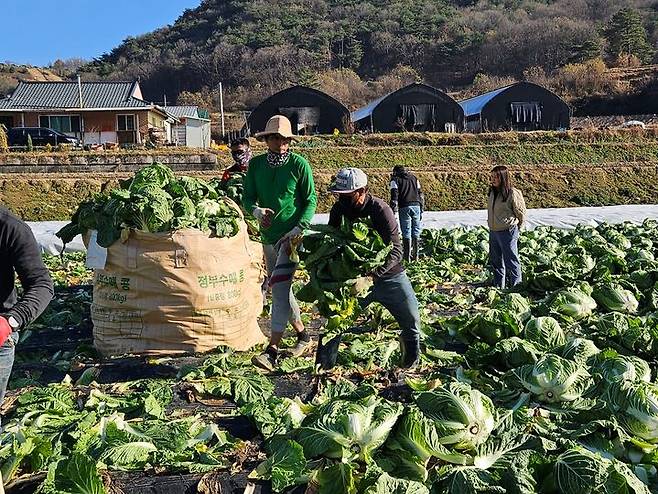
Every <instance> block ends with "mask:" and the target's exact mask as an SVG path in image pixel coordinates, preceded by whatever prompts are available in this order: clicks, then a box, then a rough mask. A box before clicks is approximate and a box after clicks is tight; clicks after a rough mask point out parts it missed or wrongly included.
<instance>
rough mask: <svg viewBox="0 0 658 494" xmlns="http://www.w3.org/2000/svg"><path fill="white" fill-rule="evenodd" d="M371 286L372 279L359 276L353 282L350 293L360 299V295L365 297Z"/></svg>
mask: <svg viewBox="0 0 658 494" xmlns="http://www.w3.org/2000/svg"><path fill="white" fill-rule="evenodd" d="M371 286H372V277H371V276H361V277H359V278H357V279H356V280H354V284H353V285H352V288H351V290H350V291H351V292H352V294H353V295H355V296H357V297H360V296H362V295H365V294H366V293H367V292H368V290H370V287H371Z"/></svg>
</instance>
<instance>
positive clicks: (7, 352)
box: [0, 331, 18, 405]
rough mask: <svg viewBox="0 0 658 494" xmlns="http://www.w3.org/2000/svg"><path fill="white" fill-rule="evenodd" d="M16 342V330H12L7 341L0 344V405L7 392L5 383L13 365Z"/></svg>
mask: <svg viewBox="0 0 658 494" xmlns="http://www.w3.org/2000/svg"><path fill="white" fill-rule="evenodd" d="M17 343H18V332H17V331H14V332H12V333H11V335H9V338H7V341H5V343H4V344H3V345H2V346H0V405H2V402H3V401H4V399H5V393H6V392H7V383H8V382H9V376H10V375H11V368H12V367H13V365H14V351H15V349H16V344H17Z"/></svg>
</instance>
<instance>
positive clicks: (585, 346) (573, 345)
mask: <svg viewBox="0 0 658 494" xmlns="http://www.w3.org/2000/svg"><path fill="white" fill-rule="evenodd" d="M600 351H601V350H599V348H598V347H597V346H596V344H595V343H594V342H593V341H592V340H590V339H587V338H571V339H570V340H569V341H567V342H566V343H565V344H564V346H562V348H560V349H559V350H558V351H557V352H556V353H557V354H558V355H560V356H561V357H563V358H565V359H567V360H572V361H574V362H578V363H579V364H582V365H584V364H586V363H587V361H588V360H589V359H590V357H592V356H594V355H596V354H597V353H599V352H600Z"/></svg>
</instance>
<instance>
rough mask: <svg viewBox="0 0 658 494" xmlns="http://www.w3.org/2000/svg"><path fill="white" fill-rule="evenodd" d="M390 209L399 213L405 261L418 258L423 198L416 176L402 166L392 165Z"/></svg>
mask: <svg viewBox="0 0 658 494" xmlns="http://www.w3.org/2000/svg"><path fill="white" fill-rule="evenodd" d="M390 189H391V209H392V210H393V212H396V213H398V214H399V217H400V230H401V231H402V250H403V258H404V260H405V261H417V260H418V244H419V240H420V232H421V230H422V225H421V220H422V217H423V210H424V209H425V198H424V197H423V191H422V190H421V188H420V182H419V181H418V179H417V178H416V176H415V175H414V174H413V173H411V172H409V171H408V170H407V169H406V168H405V167H404V166H402V165H396V166H395V167H393V174H392V175H391V185H390Z"/></svg>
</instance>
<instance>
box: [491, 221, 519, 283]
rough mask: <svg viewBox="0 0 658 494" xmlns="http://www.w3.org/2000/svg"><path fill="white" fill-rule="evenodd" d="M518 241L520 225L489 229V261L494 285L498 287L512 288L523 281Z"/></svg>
mask: <svg viewBox="0 0 658 494" xmlns="http://www.w3.org/2000/svg"><path fill="white" fill-rule="evenodd" d="M518 242H519V227H518V226H513V227H512V228H510V229H509V230H503V231H500V232H494V231H489V261H490V262H491V269H492V271H493V278H494V286H496V287H498V288H506V287H507V288H510V287H513V286H516V285H518V284H519V283H521V262H520V261H519V247H518Z"/></svg>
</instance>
